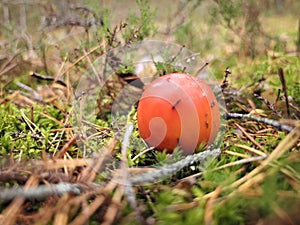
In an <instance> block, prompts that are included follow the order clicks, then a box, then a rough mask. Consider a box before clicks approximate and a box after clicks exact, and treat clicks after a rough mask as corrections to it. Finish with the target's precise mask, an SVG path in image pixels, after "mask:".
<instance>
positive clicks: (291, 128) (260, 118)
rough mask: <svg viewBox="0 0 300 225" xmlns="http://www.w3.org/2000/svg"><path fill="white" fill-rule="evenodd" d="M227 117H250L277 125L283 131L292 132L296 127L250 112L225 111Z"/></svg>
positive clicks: (250, 118)
mask: <svg viewBox="0 0 300 225" xmlns="http://www.w3.org/2000/svg"><path fill="white" fill-rule="evenodd" d="M224 117H225V119H227V120H228V119H238V118H241V119H248V120H254V121H256V122H261V123H265V124H267V125H271V126H273V127H276V128H277V129H279V130H282V131H288V132H291V131H292V130H293V129H294V128H293V127H291V126H289V125H286V124H282V123H280V122H279V121H277V120H272V119H268V118H262V117H256V116H252V115H250V114H240V113H225V115H224Z"/></svg>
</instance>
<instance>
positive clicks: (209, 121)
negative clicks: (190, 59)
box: [137, 73, 220, 154]
mask: <svg viewBox="0 0 300 225" xmlns="http://www.w3.org/2000/svg"><path fill="white" fill-rule="evenodd" d="M137 119H138V128H139V132H140V135H141V137H142V138H143V139H144V140H145V141H146V142H147V143H148V144H149V145H150V146H153V147H155V148H156V149H158V150H164V149H166V150H167V151H168V152H170V153H171V152H172V151H173V149H174V148H175V147H176V146H179V147H181V149H182V150H183V152H184V153H185V154H193V153H194V152H195V150H196V149H197V148H198V147H199V145H200V144H201V143H204V144H206V145H210V144H211V143H212V142H213V141H214V139H215V138H216V136H217V133H218V130H219V127H220V110H219V106H218V103H217V100H216V98H215V95H214V93H213V91H212V90H211V88H210V87H209V86H208V84H207V83H206V82H204V81H203V80H200V79H198V78H196V77H193V76H191V75H188V74H184V73H172V74H168V75H165V76H162V77H159V78H157V79H156V80H154V81H153V82H152V83H150V84H149V85H148V86H147V87H146V89H145V91H144V92H143V94H142V96H141V99H140V101H139V105H138V109H137Z"/></svg>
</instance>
